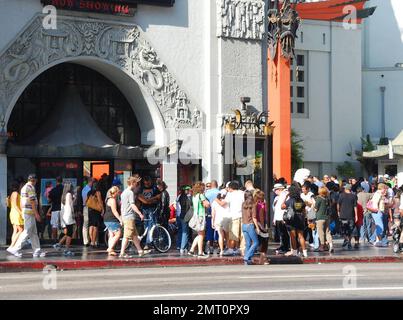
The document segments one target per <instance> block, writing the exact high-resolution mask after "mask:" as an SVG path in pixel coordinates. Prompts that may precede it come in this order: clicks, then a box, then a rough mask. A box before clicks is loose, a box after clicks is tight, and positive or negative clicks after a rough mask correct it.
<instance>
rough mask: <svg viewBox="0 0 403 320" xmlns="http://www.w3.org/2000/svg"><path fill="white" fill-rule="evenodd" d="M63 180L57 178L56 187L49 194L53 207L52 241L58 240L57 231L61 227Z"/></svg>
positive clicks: (51, 221) (51, 222) (51, 219)
mask: <svg viewBox="0 0 403 320" xmlns="http://www.w3.org/2000/svg"><path fill="white" fill-rule="evenodd" d="M62 182H63V179H62V177H57V178H56V186H55V187H54V188H53V189H52V190H50V192H49V203H50V204H51V206H52V209H51V212H52V213H51V218H50V224H51V226H52V239H53V240H57V231H58V229H59V227H60V210H61V206H62V194H63V184H62Z"/></svg>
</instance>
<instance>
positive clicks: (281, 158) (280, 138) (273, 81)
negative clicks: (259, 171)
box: [268, 45, 291, 183]
mask: <svg viewBox="0 0 403 320" xmlns="http://www.w3.org/2000/svg"><path fill="white" fill-rule="evenodd" d="M268 77H269V81H268V86H269V103H268V105H269V115H270V121H274V124H273V125H274V126H275V127H276V128H275V130H274V134H273V173H274V174H275V175H276V177H277V178H280V177H284V178H285V179H286V180H287V182H288V183H291V98H290V85H291V79H290V61H288V60H287V59H285V58H284V57H283V56H282V55H281V46H280V45H278V48H277V55H276V57H275V59H274V60H271V58H270V55H269V58H268Z"/></svg>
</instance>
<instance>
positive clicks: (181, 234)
mask: <svg viewBox="0 0 403 320" xmlns="http://www.w3.org/2000/svg"><path fill="white" fill-rule="evenodd" d="M178 221H179V223H180V225H179V230H180V231H178V242H177V243H178V244H177V247H179V248H181V250H184V249H186V247H187V245H188V242H189V241H188V240H189V225H188V223H187V222H185V221H183V219H181V218H178Z"/></svg>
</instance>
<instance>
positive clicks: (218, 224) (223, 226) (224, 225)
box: [211, 190, 232, 257]
mask: <svg viewBox="0 0 403 320" xmlns="http://www.w3.org/2000/svg"><path fill="white" fill-rule="evenodd" d="M223 191H224V192H223ZM223 191H221V192H220V193H219V194H218V195H217V199H218V200H222V199H224V197H225V190H223ZM211 209H212V210H211V213H212V226H213V229H215V230H217V232H218V236H219V238H218V245H219V247H220V257H222V256H223V253H224V239H227V240H228V231H229V224H230V222H231V220H232V219H231V213H230V211H229V206H228V205H227V204H226V205H225V206H223V207H222V206H220V204H219V203H218V202H217V201H216V200H214V202H213V203H212V204H211Z"/></svg>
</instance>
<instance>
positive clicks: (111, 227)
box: [104, 222, 120, 232]
mask: <svg viewBox="0 0 403 320" xmlns="http://www.w3.org/2000/svg"><path fill="white" fill-rule="evenodd" d="M104 223H105V226H106V228H107V229H108V231H110V232H118V231H119V230H120V223H119V222H104Z"/></svg>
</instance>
